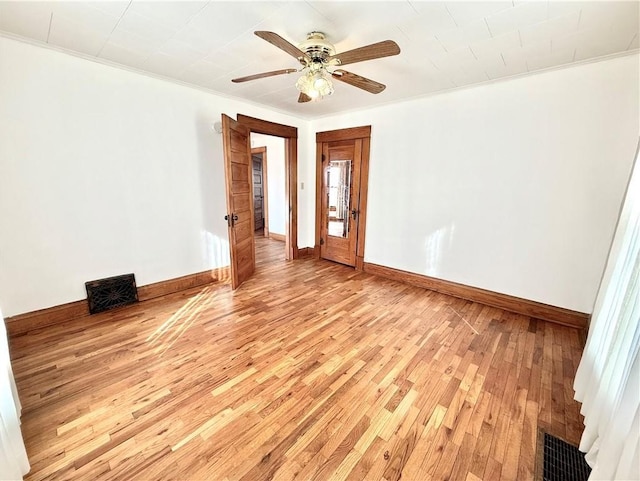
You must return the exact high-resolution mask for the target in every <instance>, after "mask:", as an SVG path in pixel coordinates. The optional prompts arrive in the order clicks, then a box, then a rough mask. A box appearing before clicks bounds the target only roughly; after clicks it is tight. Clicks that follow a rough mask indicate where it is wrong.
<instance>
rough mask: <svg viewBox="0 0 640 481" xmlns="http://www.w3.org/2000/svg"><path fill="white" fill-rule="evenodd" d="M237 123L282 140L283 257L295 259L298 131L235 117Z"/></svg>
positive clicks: (255, 119) (296, 249) (296, 246)
mask: <svg viewBox="0 0 640 481" xmlns="http://www.w3.org/2000/svg"><path fill="white" fill-rule="evenodd" d="M237 119H238V122H240V123H241V124H243V125H246V126H247V127H249V131H250V132H255V133H256V134H265V135H272V136H274V137H282V138H284V176H285V211H286V212H288V215H285V238H286V240H285V250H286V252H285V257H286V259H297V258H298V257H299V252H298V188H297V187H298V129H297V128H296V127H291V126H288V125H283V124H277V123H275V122H269V121H268V120H262V119H257V118H255V117H249V116H248V115H242V114H238V115H237Z"/></svg>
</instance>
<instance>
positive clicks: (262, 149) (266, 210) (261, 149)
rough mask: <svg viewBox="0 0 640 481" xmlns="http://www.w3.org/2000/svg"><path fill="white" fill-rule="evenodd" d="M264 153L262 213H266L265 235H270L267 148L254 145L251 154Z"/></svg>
mask: <svg viewBox="0 0 640 481" xmlns="http://www.w3.org/2000/svg"><path fill="white" fill-rule="evenodd" d="M253 154H262V214H263V215H264V225H263V228H264V236H265V237H269V199H268V194H269V188H268V185H267V148H266V147H252V148H251V155H253Z"/></svg>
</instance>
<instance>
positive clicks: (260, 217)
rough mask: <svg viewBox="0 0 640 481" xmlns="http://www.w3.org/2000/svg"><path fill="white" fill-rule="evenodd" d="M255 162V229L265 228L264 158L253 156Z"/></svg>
mask: <svg viewBox="0 0 640 481" xmlns="http://www.w3.org/2000/svg"><path fill="white" fill-rule="evenodd" d="M252 163H253V230H260V229H262V228H264V202H263V200H264V184H263V181H262V179H263V176H262V159H261V158H260V156H259V155H255V154H254V155H253V156H252Z"/></svg>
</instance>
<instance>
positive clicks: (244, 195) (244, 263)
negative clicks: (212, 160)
mask: <svg viewBox="0 0 640 481" xmlns="http://www.w3.org/2000/svg"><path fill="white" fill-rule="evenodd" d="M222 143H223V149H224V167H225V169H224V170H225V188H226V193H227V217H228V220H227V224H228V232H229V250H230V253H231V287H232V288H233V289H236V288H238V287H239V286H240V285H241V284H242V283H243V282H244V281H245V280H247V279H248V278H249V277H251V275H252V274H253V272H254V270H255V241H254V237H253V218H254V213H253V194H252V192H253V189H252V182H251V175H252V173H251V146H250V139H249V129H248V128H247V127H246V126H244V125H242V124H240V123H238V122H236V121H235V120H233V119H232V118H230V117H228V116H226V115H224V114H222Z"/></svg>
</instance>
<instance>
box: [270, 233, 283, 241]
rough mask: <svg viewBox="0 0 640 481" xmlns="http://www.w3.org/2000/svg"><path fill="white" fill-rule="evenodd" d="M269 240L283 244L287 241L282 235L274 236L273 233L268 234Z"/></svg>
mask: <svg viewBox="0 0 640 481" xmlns="http://www.w3.org/2000/svg"><path fill="white" fill-rule="evenodd" d="M269 239H273V240H277V241H282V242H285V241H286V240H287V239H286V237H285V236H284V235H282V234H276V233H275V232H269Z"/></svg>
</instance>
